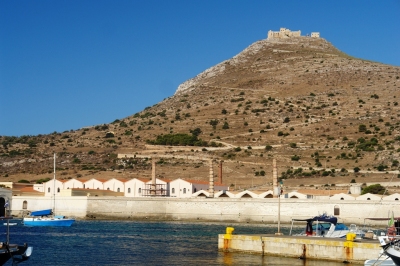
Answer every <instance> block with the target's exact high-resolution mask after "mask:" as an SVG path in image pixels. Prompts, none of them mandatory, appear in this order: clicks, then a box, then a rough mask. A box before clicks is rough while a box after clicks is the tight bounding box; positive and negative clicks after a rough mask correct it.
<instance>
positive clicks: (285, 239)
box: [218, 234, 381, 265]
mask: <svg viewBox="0 0 400 266" xmlns="http://www.w3.org/2000/svg"><path fill="white" fill-rule="evenodd" d="M218 249H219V250H220V251H224V252H246V253H255V254H262V255H272V256H280V257H293V258H302V259H318V260H326V261H337V262H349V263H363V262H364V261H365V260H368V259H371V258H375V257H378V256H379V251H380V250H381V246H380V244H379V242H378V241H376V240H375V241H372V240H357V241H354V240H347V239H340V238H336V239H335V238H324V237H295V236H276V235H235V234H233V235H222V234H220V235H218ZM321 265H323V263H321Z"/></svg>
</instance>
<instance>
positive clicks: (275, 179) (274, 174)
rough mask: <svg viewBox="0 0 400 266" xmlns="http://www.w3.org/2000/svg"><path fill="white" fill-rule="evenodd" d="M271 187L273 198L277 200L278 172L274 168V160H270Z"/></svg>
mask: <svg viewBox="0 0 400 266" xmlns="http://www.w3.org/2000/svg"><path fill="white" fill-rule="evenodd" d="M272 186H273V189H274V198H277V197H278V195H279V187H278V170H277V168H276V159H273V160H272Z"/></svg>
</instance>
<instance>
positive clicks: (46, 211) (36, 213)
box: [31, 209, 51, 216]
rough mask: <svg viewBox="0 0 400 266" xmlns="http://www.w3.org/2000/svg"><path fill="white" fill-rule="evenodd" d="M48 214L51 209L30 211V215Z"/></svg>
mask: <svg viewBox="0 0 400 266" xmlns="http://www.w3.org/2000/svg"><path fill="white" fill-rule="evenodd" d="M50 214H51V209H48V210H41V211H34V212H31V216H44V215H50Z"/></svg>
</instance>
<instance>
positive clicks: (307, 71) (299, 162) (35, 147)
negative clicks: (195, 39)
mask: <svg viewBox="0 0 400 266" xmlns="http://www.w3.org/2000/svg"><path fill="white" fill-rule="evenodd" d="M182 67H184V66H182ZM399 98H400V68H399V67H394V66H389V65H384V64H381V63H377V62H371V61H367V60H362V59H357V58H353V57H351V56H349V55H346V54H345V53H343V52H341V51H339V50H338V49H336V48H335V47H334V46H333V45H332V44H330V43H329V42H327V41H326V40H324V39H317V38H309V37H298V38H291V39H285V40H261V41H258V42H255V43H254V44H252V45H250V46H249V47H248V48H246V49H245V50H244V51H242V52H241V53H240V54H238V55H236V56H235V57H233V58H231V59H229V60H226V61H224V62H221V63H220V64H218V65H216V66H213V67H211V68H210V69H207V70H205V71H204V72H203V73H200V74H199V75H198V76H196V77H194V78H193V79H191V80H188V81H186V82H184V83H183V84H181V85H180V86H179V88H178V89H177V92H176V93H175V95H173V96H171V97H169V98H167V99H165V100H163V101H162V102H160V103H157V104H155V105H153V106H151V107H147V108H145V109H144V110H143V111H141V112H139V113H136V114H133V115H132V116H129V117H126V118H123V119H116V120H115V121H114V122H112V123H110V124H104V125H98V126H95V127H90V128H82V129H79V130H70V131H65V132H62V133H59V132H54V133H53V134H49V135H39V136H22V137H12V136H2V137H0V142H1V144H2V145H1V147H0V155H1V157H0V176H1V178H0V180H1V181H8V180H12V181H18V180H21V179H25V180H29V181H32V182H36V181H37V180H40V179H43V178H46V177H51V173H52V153H53V152H54V151H55V152H57V153H58V157H59V159H58V164H57V168H59V170H58V171H57V172H58V173H59V175H58V177H59V178H80V179H88V178H92V177H101V178H111V177H120V178H125V179H127V178H133V177H145V178H146V177H150V175H151V170H150V168H151V163H150V161H149V160H147V159H146V158H142V157H143V156H144V157H145V156H147V155H148V156H159V157H160V158H159V159H158V161H157V176H158V177H160V178H166V179H175V178H178V177H180V178H187V179H198V180H207V179H208V175H209V169H208V163H207V162H206V161H204V160H202V159H208V158H213V159H216V160H223V161H224V164H223V173H224V176H223V181H224V183H227V184H228V185H232V187H235V188H236V189H239V188H251V187H255V186H258V187H260V186H261V187H262V188H263V189H269V188H271V182H272V168H271V165H272V159H273V158H275V159H276V160H277V162H278V171H279V176H280V177H281V178H283V179H285V181H284V184H285V185H286V186H314V187H326V186H331V187H332V186H333V185H335V184H336V185H338V184H350V182H353V183H354V182H357V183H367V182H377V183H379V182H389V181H391V180H392V181H397V179H398V169H399V160H400V159H399V152H400V132H399V130H400V119H399V118H400V117H399V116H400V112H399V105H398V102H399V100H400V99H399ZM118 154H137V155H138V156H137V158H130V159H128V158H126V159H124V158H120V159H119V158H118V157H117V156H118ZM184 156H196V158H197V159H184ZM216 167H217V166H216ZM214 173H217V168H215V170H214ZM260 173H264V175H261V174H260ZM393 178H394V179H393ZM398 180H400V179H398ZM394 190H395V188H394Z"/></svg>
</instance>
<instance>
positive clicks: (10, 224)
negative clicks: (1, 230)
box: [3, 223, 18, 226]
mask: <svg viewBox="0 0 400 266" xmlns="http://www.w3.org/2000/svg"><path fill="white" fill-rule="evenodd" d="M17 224H18V223H3V225H5V226H7V225H9V226H14V225H17Z"/></svg>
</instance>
